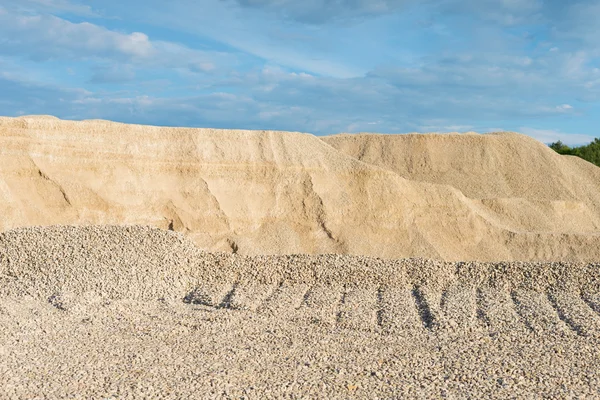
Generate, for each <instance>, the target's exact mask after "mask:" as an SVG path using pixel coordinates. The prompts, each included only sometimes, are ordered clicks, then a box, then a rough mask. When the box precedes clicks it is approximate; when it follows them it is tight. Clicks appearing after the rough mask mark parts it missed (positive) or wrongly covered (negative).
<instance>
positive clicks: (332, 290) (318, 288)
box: [298, 285, 344, 326]
mask: <svg viewBox="0 0 600 400" xmlns="http://www.w3.org/2000/svg"><path fill="white" fill-rule="evenodd" d="M343 293H344V288H343V287H342V286H330V285H315V286H313V287H311V288H310V289H309V290H308V291H307V292H306V294H305V296H304V301H303V302H302V305H301V306H300V308H299V310H298V311H299V312H298V319H299V320H303V321H308V322H311V323H316V324H325V325H330V326H332V325H335V322H336V319H337V309H338V306H339V304H340V302H341V299H342V296H343Z"/></svg>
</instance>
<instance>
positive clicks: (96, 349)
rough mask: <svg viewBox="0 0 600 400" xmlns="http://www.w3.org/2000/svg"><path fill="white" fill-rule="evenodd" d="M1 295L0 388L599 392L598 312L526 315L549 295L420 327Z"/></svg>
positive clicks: (255, 393) (456, 394) (249, 394)
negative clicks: (500, 318) (576, 326)
mask: <svg viewBox="0 0 600 400" xmlns="http://www.w3.org/2000/svg"><path fill="white" fill-rule="evenodd" d="M0 304H1V306H0V310H1V312H0V318H1V319H0V320H1V321H2V324H1V325H0V326H1V327H2V329H1V330H0V338H1V343H2V345H1V346H0V354H1V355H2V357H1V360H0V391H1V392H2V395H0V397H2V398H15V399H16V398H23V399H24V398H43V399H54V398H114V399H121V398H188V397H192V396H193V397H196V398H247V399H251V398H257V399H258V398H284V397H285V398H315V399H316V398H325V397H326V398H596V397H599V396H600V389H599V388H600V373H599V372H598V369H597V365H598V364H599V363H600V350H599V345H600V343H599V342H600V341H599V340H598V334H599V333H600V330H598V325H597V324H598V321H600V317H599V316H598V315H597V314H596V315H595V317H594V318H593V319H590V320H587V322H583V321H585V320H583V319H582V320H579V322H580V323H581V324H582V325H581V326H585V327H586V328H584V329H588V328H591V324H596V325H595V327H594V328H593V330H586V331H585V332H586V334H587V335H589V336H586V335H582V334H580V333H579V332H578V331H576V330H573V329H571V327H570V325H569V324H566V323H564V322H563V321H561V320H560V319H559V318H558V316H557V315H556V314H548V315H546V316H545V317H547V319H548V320H549V321H544V318H545V317H544V316H542V317H540V315H536V316H534V314H535V313H536V312H541V310H542V309H543V308H544V307H546V308H548V307H550V308H551V305H550V303H545V304H544V305H542V306H540V307H541V308H540V309H535V308H533V309H528V311H523V310H524V309H525V307H523V308H517V310H519V311H520V312H521V313H522V314H523V316H522V319H519V318H517V317H512V316H511V317H509V318H510V319H508V320H507V321H504V322H502V323H498V325H496V322H491V323H490V322H489V321H487V320H486V319H485V317H483V318H481V319H477V318H475V316H465V317H468V318H472V319H473V321H472V322H473V323H468V327H467V326H462V325H461V323H462V322H461V323H459V324H458V326H457V327H456V328H455V329H453V328H446V327H441V326H440V327H437V326H436V327H434V328H433V329H430V328H426V327H425V326H424V325H423V324H422V323H421V321H420V320H419V319H417V318H415V319H413V320H411V316H410V315H409V318H404V317H399V318H398V319H396V321H397V322H399V324H400V325H402V327H401V328H399V329H395V330H393V331H387V330H386V328H385V324H384V327H382V326H377V325H376V324H371V322H369V321H368V320H365V319H364V318H362V317H364V316H362V315H361V316H358V315H356V316H354V315H349V316H347V318H348V319H352V320H353V323H338V324H336V323H332V324H328V323H327V322H324V321H321V320H318V319H317V318H315V319H309V320H307V319H306V318H305V317H306V316H307V313H306V312H305V311H304V310H302V308H299V309H295V308H290V309H287V310H280V314H278V315H270V314H266V313H262V312H252V311H243V310H232V309H229V308H226V307H225V308H221V309H214V308H210V307H206V306H202V305H186V304H185V303H174V304H169V303H165V302H160V301H152V302H139V301H126V300H119V301H109V300H103V301H100V302H93V301H92V302H87V303H83V304H80V303H77V304H72V307H73V308H72V309H67V310H63V309H58V308H55V307H53V306H52V305H51V304H49V303H48V302H40V301H37V300H32V299H20V300H15V299H6V298H5V299H2V300H0ZM542 304H543V302H542ZM509 309H510V308H509ZM323 310H324V309H320V310H318V311H317V310H311V313H313V314H315V313H316V314H319V313H321V312H322V311H323ZM532 310H533V311H532ZM531 311H532V314H531V315H529V314H527V313H529V312H531ZM323 314H325V315H326V314H327V313H325V312H324V313H323ZM486 315H487V314H486ZM493 315H494V313H493V312H492V313H490V314H489V317H490V319H491V320H494V319H495V317H494V316H493ZM507 315H508V314H507ZM331 317H332V318H333V317H334V316H333V315H332V316H331ZM468 318H467V319H468ZM324 319H325V320H326V319H327V318H326V317H325V318H324ZM593 321H595V322H593ZM440 322H441V321H440ZM503 325H505V326H503ZM511 325H512V326H511ZM509 326H510V327H509Z"/></svg>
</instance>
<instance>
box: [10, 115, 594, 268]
mask: <svg viewBox="0 0 600 400" xmlns="http://www.w3.org/2000/svg"><path fill="white" fill-rule="evenodd" d="M598 182H600V169H599V168H597V167H595V166H593V165H591V164H588V163H586V162H584V161H582V160H579V159H576V158H572V157H565V156H559V155H557V154H555V153H554V152H553V151H552V150H550V149H548V148H547V147H546V146H544V145H543V144H541V143H538V142H536V141H534V140H532V139H530V138H527V137H525V136H522V135H518V134H515V133H501V134H488V135H458V134H452V135H435V134H428V135H401V136H393V137H392V136H384V135H359V136H347V135H340V136H333V137H326V138H319V137H316V136H313V135H308V134H302V133H293V132H271V131H232V130H214V129H182V128H159V127H148V126H137V125H125V124H118V123H112V122H107V121H83V122H72V121H61V120H58V119H56V118H48V117H41V118H40V117H36V118H33V117H22V118H0V212H1V213H2V215H3V218H2V220H1V221H0V230H6V229H12V228H17V227H26V226H34V225H54V224H63V225H90V224H113V225H123V224H141V225H152V226H156V227H159V228H163V229H169V228H170V229H173V230H175V231H178V232H182V233H184V234H185V235H186V236H188V237H189V238H191V239H192V240H193V241H194V243H196V244H197V245H198V246H199V247H200V248H202V249H205V250H211V251H228V252H237V253H239V254H248V255H259V254H293V253H305V254H324V253H336V254H349V255H363V256H376V257H386V258H401V257H422V258H428V259H438V260H447V261H459V260H462V261H465V260H480V261H500V260H505V261H508V260H521V261H528V260H530V261H531V260H539V261H543V260H547V261H559V260H562V261H597V260H598V259H600V233H599V230H600V188H599V184H598Z"/></svg>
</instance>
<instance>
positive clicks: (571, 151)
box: [550, 138, 600, 167]
mask: <svg viewBox="0 0 600 400" xmlns="http://www.w3.org/2000/svg"><path fill="white" fill-rule="evenodd" d="M550 148H551V149H552V150H554V151H556V152H557V153H558V154H568V155H571V156H577V157H580V158H583V159H584V160H586V161H589V162H591V163H592V164H596V165H597V166H599V167H600V139H598V138H596V139H594V141H593V142H592V143H590V144H586V145H583V146H576V147H569V146H567V145H566V144H564V143H563V142H561V141H560V140H559V141H558V142H554V143H551V144H550Z"/></svg>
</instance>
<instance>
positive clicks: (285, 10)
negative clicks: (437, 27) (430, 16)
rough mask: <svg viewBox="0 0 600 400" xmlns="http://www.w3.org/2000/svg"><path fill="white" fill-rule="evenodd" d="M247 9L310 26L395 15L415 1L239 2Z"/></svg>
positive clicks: (250, 0)
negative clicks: (258, 9)
mask: <svg viewBox="0 0 600 400" xmlns="http://www.w3.org/2000/svg"><path fill="white" fill-rule="evenodd" d="M235 1H236V2H237V3H238V4H240V5H241V6H243V7H249V8H260V9H266V10H269V11H273V12H276V13H279V14H281V15H283V16H285V17H288V18H290V19H295V20H297V21H300V22H305V23H310V24H322V23H326V22H329V21H332V20H339V19H351V18H365V17H372V16H377V15H382V14H386V13H390V12H394V11H396V10H398V9H400V8H401V7H403V6H405V5H407V4H410V3H413V2H414V1H413V0H304V1H296V0H235Z"/></svg>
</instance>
